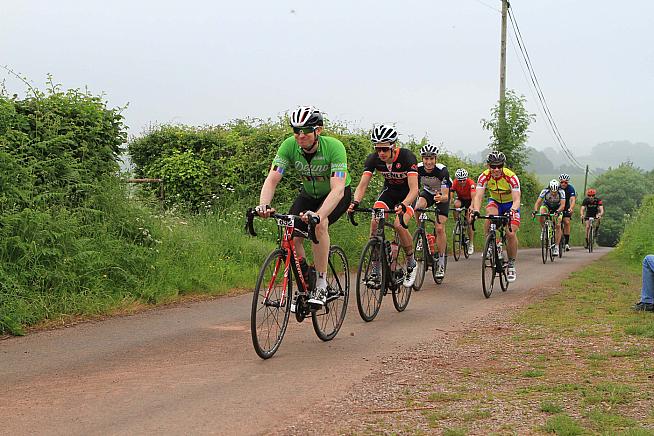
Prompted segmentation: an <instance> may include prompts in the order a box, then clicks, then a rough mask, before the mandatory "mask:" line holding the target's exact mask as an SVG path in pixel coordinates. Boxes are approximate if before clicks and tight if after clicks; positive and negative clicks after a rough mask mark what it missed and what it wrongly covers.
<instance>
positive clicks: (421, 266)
mask: <svg viewBox="0 0 654 436" xmlns="http://www.w3.org/2000/svg"><path fill="white" fill-rule="evenodd" d="M413 255H414V257H415V259H416V268H418V270H417V271H416V281H415V282H413V290H414V291H416V292H417V291H419V290H420V289H422V285H423V283H424V282H425V272H426V271H427V269H429V256H430V254H429V245H427V238H426V237H425V233H424V230H421V229H420V228H418V229H416V231H415V233H414V234H413Z"/></svg>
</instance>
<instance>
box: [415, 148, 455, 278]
mask: <svg viewBox="0 0 654 436" xmlns="http://www.w3.org/2000/svg"><path fill="white" fill-rule="evenodd" d="M438 153H439V150H438V147H436V146H435V145H431V144H425V145H424V146H423V147H422V148H421V149H420V157H421V158H422V162H421V163H419V164H418V183H419V185H420V186H421V187H422V190H421V191H420V196H419V197H418V200H417V201H416V208H417V209H423V208H425V207H431V206H432V205H433V204H436V209H437V210H438V215H439V217H438V222H437V223H436V245H437V247H438V265H437V267H436V275H435V277H436V278H443V277H445V250H447V235H446V233H445V221H447V217H448V214H449V212H450V187H451V186H452V180H451V179H450V173H449V171H448V169H447V167H446V166H445V165H443V164H441V163H438ZM416 219H418V216H417V215H416Z"/></svg>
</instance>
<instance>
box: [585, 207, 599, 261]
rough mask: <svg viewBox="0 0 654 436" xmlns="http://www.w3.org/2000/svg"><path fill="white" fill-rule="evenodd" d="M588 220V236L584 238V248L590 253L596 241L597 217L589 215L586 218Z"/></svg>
mask: <svg viewBox="0 0 654 436" xmlns="http://www.w3.org/2000/svg"><path fill="white" fill-rule="evenodd" d="M586 219H587V220H588V238H586V248H588V252H589V253H592V252H593V249H594V246H595V243H596V242H597V231H598V230H599V222H600V220H599V218H595V217H592V216H589V217H588V218H586ZM595 220H597V224H595Z"/></svg>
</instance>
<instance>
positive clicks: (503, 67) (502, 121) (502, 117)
mask: <svg viewBox="0 0 654 436" xmlns="http://www.w3.org/2000/svg"><path fill="white" fill-rule="evenodd" d="M508 10H509V0H502V29H501V37H500V113H499V118H500V119H499V120H498V124H499V137H498V138H497V139H498V140H499V141H502V140H503V139H504V134H505V132H506V128H505V127H506V105H505V103H504V97H505V94H506V18H507V17H506V16H507V13H508Z"/></svg>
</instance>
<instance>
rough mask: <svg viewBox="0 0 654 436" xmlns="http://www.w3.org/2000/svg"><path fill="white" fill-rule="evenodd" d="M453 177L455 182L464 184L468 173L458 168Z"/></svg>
mask: <svg viewBox="0 0 654 436" xmlns="http://www.w3.org/2000/svg"><path fill="white" fill-rule="evenodd" d="M454 177H456V178H457V180H460V181H462V182H464V181H466V180H467V179H468V171H466V170H465V168H459V169H458V170H456V171H455V172H454Z"/></svg>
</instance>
